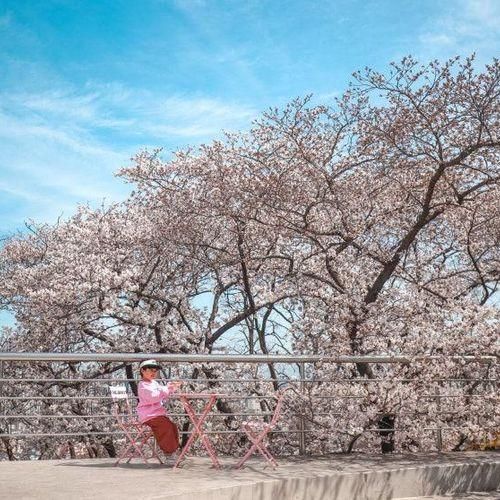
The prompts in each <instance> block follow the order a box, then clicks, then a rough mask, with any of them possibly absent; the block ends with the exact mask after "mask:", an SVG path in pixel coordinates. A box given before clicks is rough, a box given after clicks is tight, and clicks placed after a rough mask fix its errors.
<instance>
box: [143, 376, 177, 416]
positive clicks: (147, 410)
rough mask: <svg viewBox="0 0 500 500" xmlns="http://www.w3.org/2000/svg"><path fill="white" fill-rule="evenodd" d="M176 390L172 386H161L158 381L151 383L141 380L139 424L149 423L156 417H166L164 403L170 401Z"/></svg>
mask: <svg viewBox="0 0 500 500" xmlns="http://www.w3.org/2000/svg"><path fill="white" fill-rule="evenodd" d="M173 392H174V389H173V388H172V386H171V385H170V384H167V385H166V386H165V385H161V384H159V383H158V382H157V381H156V380H151V382H148V381H145V380H141V381H140V382H139V390H138V396H139V403H138V405H137V416H138V417H139V422H147V421H148V420H151V419H152V418H154V417H159V416H162V415H166V410H165V408H164V407H163V406H162V402H163V401H165V400H168V397H169V396H170V394H172V393H173Z"/></svg>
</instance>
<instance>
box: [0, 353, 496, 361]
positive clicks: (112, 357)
mask: <svg viewBox="0 0 500 500" xmlns="http://www.w3.org/2000/svg"><path fill="white" fill-rule="evenodd" d="M152 356H154V358H155V359H156V360H157V361H158V362H163V363H285V364H287V363H334V364H336V363H402V364H409V363H411V362H412V361H425V360H428V361H432V360H441V359H456V360H462V361H470V362H474V361H478V362H493V361H496V360H497V357H496V356H491V355H485V356H470V355H463V356H460V355H454V356H401V355H387V354H381V355H373V356H371V355H370V356H326V355H289V354H272V355H271V354H270V355H265V354H250V355H242V354H158V353H154V354H152V353H145V354H140V353H98V354H90V353H71V354H69V353H56V352H44V353H41V352H22V353H20V352H0V361H63V362H73V363H79V362H91V361H96V362H127V363H136V362H140V361H144V360H147V359H150V358H151V357H152Z"/></svg>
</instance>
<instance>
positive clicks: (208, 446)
mask: <svg viewBox="0 0 500 500" xmlns="http://www.w3.org/2000/svg"><path fill="white" fill-rule="evenodd" d="M216 399H217V397H216V396H212V397H211V398H210V399H209V400H208V402H207V404H206V405H205V407H204V408H203V411H202V413H201V415H200V418H196V414H195V412H194V409H193V407H192V406H191V405H190V403H189V401H188V400H187V398H181V401H182V404H183V406H184V409H185V410H186V414H187V415H188V417H189V419H190V420H191V422H192V424H193V427H194V428H193V432H192V433H191V435H190V436H189V439H188V440H187V443H186V445H185V446H184V448H183V449H182V451H181V454H180V455H179V457H178V458H177V460H176V462H175V464H174V468H176V467H177V466H178V465H179V464H180V462H181V461H182V460H183V458H184V457H185V456H186V454H187V452H188V451H189V449H190V448H191V446H192V445H193V443H194V442H195V440H196V438H197V437H198V436H199V437H200V440H201V442H202V443H203V446H204V447H205V450H206V451H207V452H208V454H209V456H210V459H211V460H212V463H213V465H214V466H215V467H217V468H220V463H219V460H218V459H217V454H216V452H215V450H214V448H213V446H212V443H211V442H210V439H209V438H208V436H206V435H205V434H204V432H203V427H202V426H203V423H204V421H205V419H206V418H207V416H208V413H209V412H210V410H211V409H212V407H213V405H214V403H215V400H216Z"/></svg>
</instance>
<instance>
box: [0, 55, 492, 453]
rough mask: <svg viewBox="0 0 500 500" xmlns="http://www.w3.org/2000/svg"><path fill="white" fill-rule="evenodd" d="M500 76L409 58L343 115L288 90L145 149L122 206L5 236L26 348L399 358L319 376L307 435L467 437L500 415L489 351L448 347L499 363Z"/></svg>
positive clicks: (210, 375) (4, 268)
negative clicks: (175, 141)
mask: <svg viewBox="0 0 500 500" xmlns="http://www.w3.org/2000/svg"><path fill="white" fill-rule="evenodd" d="M499 78H500V65H499V63H498V61H496V60H494V61H493V62H492V63H491V64H490V65H488V66H487V67H486V68H485V69H484V70H483V71H482V72H478V71H476V70H475V68H474V60H473V58H469V59H466V60H465V61H461V60H460V59H458V58H456V59H453V60H450V61H447V62H445V63H439V62H432V63H430V64H428V65H426V66H421V65H419V64H418V63H417V62H416V61H415V60H413V59H412V58H411V57H407V58H405V59H403V60H402V61H401V62H400V63H397V64H392V65H391V67H390V69H389V70H388V71H387V72H386V73H385V74H382V73H378V72H375V71H372V70H369V69H367V70H365V71H364V72H360V73H357V74H355V75H354V81H353V83H352V84H351V85H350V87H349V89H348V90H347V91H346V93H345V94H344V95H343V96H342V97H341V98H339V99H338V101H337V103H336V105H335V106H333V107H327V106H322V105H313V104H312V101H311V99H310V98H308V97H307V98H304V99H297V100H295V101H293V102H291V103H290V104H289V105H288V106H286V107H285V108H284V109H283V110H280V109H271V110H269V111H268V112H267V113H265V114H264V115H263V116H262V118H261V119H260V120H258V121H257V122H255V123H254V125H253V127H252V128H251V129H250V130H249V131H248V132H245V133H236V134H228V135H227V136H226V138H225V139H224V140H223V141H215V142H213V143H211V144H209V145H204V146H201V147H199V148H198V149H188V150H186V151H179V152H177V153H176V154H175V155H174V156H173V157H172V158H170V159H169V160H168V161H165V160H164V159H163V158H162V154H161V150H156V151H152V152H151V151H142V152H140V153H138V154H137V155H136V156H135V157H134V158H133V160H132V164H131V165H130V166H128V167H126V168H123V169H122V170H121V171H120V172H119V175H120V176H121V177H122V178H123V179H125V181H127V182H130V183H133V184H134V192H133V194H132V195H131V196H130V198H129V199H128V200H127V201H126V202H125V203H123V204H118V205H113V206H111V207H102V208H101V209H99V210H91V209H89V208H80V209H79V211H78V212H77V214H76V215H75V216H74V217H72V218H71V219H70V220H68V221H60V222H59V223H58V224H56V225H55V226H47V225H41V226H37V225H33V226H31V227H30V230H31V232H30V234H28V235H22V236H18V237H14V238H12V239H11V240H10V241H9V242H7V243H6V244H5V245H4V247H3V250H2V256H1V261H0V274H1V279H0V298H1V304H2V305H3V306H4V307H7V308H9V309H10V310H12V311H13V312H14V313H15V315H16V319H17V326H18V330H17V332H16V333H15V334H13V335H12V339H13V341H14V342H15V345H16V349H19V350H20V349H26V350H41V349H44V350H56V351H57V350H62V351H68V352H78V351H92V352H160V353H168V352H182V353H211V352H213V350H214V349H224V350H225V351H227V352H242V353H248V354H253V353H273V352H280V353H283V352H294V353H303V354H307V353H311V354H324V355H328V356H332V355H340V354H351V355H370V354H394V355H396V354H404V355H406V356H409V357H411V358H412V359H413V360H414V362H412V363H410V364H408V365H406V364H405V365H397V364H396V365H373V364H366V363H359V364H357V365H342V366H338V365H328V364H318V365H316V366H313V367H311V368H310V370H311V371H310V375H311V377H313V378H316V379H320V380H322V381H323V382H318V383H316V384H310V386H308V390H307V391H306V393H305V394H303V395H302V398H301V400H300V402H297V406H298V408H299V409H300V411H301V412H303V415H305V417H306V418H307V425H308V426H309V428H310V429H314V432H315V438H316V439H315V440H314V442H311V443H310V444H309V446H310V449H311V450H313V451H327V450H330V449H332V448H333V449H339V448H340V449H343V450H353V449H357V447H361V448H363V449H375V448H380V446H381V447H382V450H383V451H391V450H393V449H395V448H396V447H397V448H398V449H405V450H413V449H427V448H428V446H429V445H430V443H431V442H433V440H434V439H435V435H436V433H437V432H439V431H437V430H436V429H435V428H436V426H438V427H440V428H442V429H443V431H442V432H440V433H439V436H440V441H441V444H442V446H443V447H447V448H457V449H458V448H460V446H463V445H466V444H467V442H468V441H470V440H471V439H472V437H473V436H478V435H480V432H483V431H484V432H487V430H488V429H492V428H494V426H495V425H496V424H495V421H497V420H496V419H498V405H496V404H495V402H496V400H495V398H494V397H491V393H492V390H493V387H494V385H492V384H494V383H495V382H494V381H495V380H496V376H497V373H496V365H495V364H494V363H493V364H492V363H479V362H467V363H464V362H462V361H460V360H458V358H452V356H464V355H470V356H477V355H492V356H497V355H498V328H499V320H500V313H499V308H498V302H496V301H495V300H496V297H497V295H496V293H497V290H498V283H499V278H500V201H499V200H500V169H499V163H498V160H499V137H498V130H499V127H498V125H499V99H498V97H499ZM431 355H432V356H435V358H433V359H434V360H425V359H423V357H425V356H431ZM436 356H438V358H436ZM436 359H438V361H436ZM88 369H89V370H92V369H93V370H95V369H99V370H101V371H102V372H103V373H109V371H110V370H113V369H116V367H114V368H113V367H111V366H107V367H98V368H96V367H90V368H88ZM125 369H126V370H127V374H128V376H129V378H131V375H132V371H131V370H132V369H131V367H130V366H129V367H125ZM267 369H268V374H269V375H270V376H271V378H272V379H278V378H279V377H282V376H286V374H283V373H279V372H278V371H277V367H276V366H274V365H272V364H271V365H269V366H268V367H267ZM106 370H108V372H106ZM89 373H94V372H89ZM185 374H186V375H188V376H189V378H198V377H201V378H203V379H207V380H208V381H209V383H210V384H216V383H217V379H218V378H219V377H221V376H222V375H223V368H221V367H210V366H206V365H205V366H203V365H200V366H195V367H191V369H190V371H189V372H185ZM276 387H277V383H276V384H275V385H274V388H276ZM269 389H270V387H268V388H267V389H266V391H267V390H269ZM234 390H235V391H241V392H244V390H247V388H244V389H242V388H241V386H240V387H235V388H234ZM263 390H264V389H263V387H262V386H258V387H256V388H255V389H254V391H255V392H256V393H257V394H258V395H262V394H264V392H263ZM327 396H328V397H327ZM329 396H331V397H329ZM218 408H219V410H220V411H222V412H224V411H228V410H229V409H230V408H229V407H228V406H227V405H224V404H222V403H219V407H218ZM295 409H297V408H295ZM228 425H231V423H229V424H228ZM431 427H432V429H431ZM429 429H431V430H429ZM332 436H333V437H332Z"/></svg>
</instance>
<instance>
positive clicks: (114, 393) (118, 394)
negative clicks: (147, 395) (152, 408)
mask: <svg viewBox="0 0 500 500" xmlns="http://www.w3.org/2000/svg"><path fill="white" fill-rule="evenodd" d="M109 392H110V393H111V397H112V398H113V401H118V400H120V399H127V400H128V394H127V388H126V387H125V386H124V385H123V384H121V385H110V386H109Z"/></svg>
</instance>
